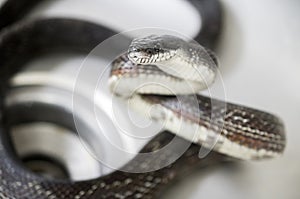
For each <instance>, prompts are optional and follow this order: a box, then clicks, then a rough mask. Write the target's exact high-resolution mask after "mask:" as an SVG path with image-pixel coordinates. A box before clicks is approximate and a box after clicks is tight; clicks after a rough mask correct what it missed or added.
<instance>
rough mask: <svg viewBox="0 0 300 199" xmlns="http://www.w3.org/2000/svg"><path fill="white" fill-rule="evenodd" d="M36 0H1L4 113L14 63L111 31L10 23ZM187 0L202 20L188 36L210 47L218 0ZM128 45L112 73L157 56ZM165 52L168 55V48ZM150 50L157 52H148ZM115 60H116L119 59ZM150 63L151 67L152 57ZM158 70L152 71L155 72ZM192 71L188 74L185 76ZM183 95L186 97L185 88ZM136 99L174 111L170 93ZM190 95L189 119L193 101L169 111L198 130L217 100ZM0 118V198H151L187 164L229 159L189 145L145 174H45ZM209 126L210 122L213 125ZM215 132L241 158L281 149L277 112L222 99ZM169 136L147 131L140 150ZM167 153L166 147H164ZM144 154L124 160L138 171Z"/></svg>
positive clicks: (85, 45)
mask: <svg viewBox="0 0 300 199" xmlns="http://www.w3.org/2000/svg"><path fill="white" fill-rule="evenodd" d="M38 2H39V1H35V0H28V1H19V0H18V1H16V0H8V1H7V2H6V3H5V4H4V5H3V7H2V8H1V10H0V19H1V24H0V25H1V28H2V29H3V32H2V34H1V38H0V52H1V53H0V77H1V82H2V83H1V86H0V89H1V98H0V100H1V113H5V107H4V97H5V93H6V92H7V90H8V88H9V79H10V78H11V77H12V76H13V75H14V74H15V73H16V72H17V71H19V70H20V69H21V66H22V65H24V63H26V62H27V61H30V60H31V59H32V58H34V57H37V56H39V55H41V54H46V53H51V52H59V51H79V52H82V53H88V52H89V51H90V50H91V49H93V48H94V47H95V46H96V45H97V44H99V43H100V42H101V41H103V40H105V39H106V38H108V37H110V36H112V35H113V34H114V32H113V31H111V30H109V29H107V28H105V27H102V26H99V25H96V24H92V23H89V22H84V21H80V20H72V19H43V20H37V21H33V22H27V23H20V24H18V23H17V24H16V25H12V26H11V27H10V25H11V24H12V23H14V22H15V21H17V20H18V19H19V18H21V17H22V15H23V14H25V13H26V11H27V10H29V8H31V6H33V5H35V4H36V3H38ZM190 2H191V3H192V4H193V5H194V6H195V7H196V8H197V9H199V10H200V14H201V17H202V20H203V26H202V29H201V31H200V33H199V35H197V37H196V38H195V40H196V41H197V42H199V43H200V44H202V45H204V46H205V47H208V48H213V47H214V43H215V42H216V40H217V37H218V34H219V31H220V27H221V23H220V21H221V20H220V18H221V15H220V13H221V12H220V5H219V3H218V2H217V1H213V0H198V1H197V0H190ZM7 13H9V15H10V17H9V18H7ZM79 35H80V36H79ZM133 44H134V43H133ZM132 47H134V48H135V49H131V50H130V51H129V55H130V56H129V57H131V58H132V59H131V60H128V58H127V57H128V56H121V57H120V58H119V59H118V60H116V62H115V64H117V65H115V68H113V70H112V76H114V75H117V74H120V73H122V71H123V70H124V68H122V67H126V64H124V63H129V62H130V64H133V65H136V63H132V61H134V62H138V64H145V63H146V62H150V61H153V62H154V61H158V60H157V59H154V58H153V57H152V58H149V59H146V57H144V58H143V59H140V60H138V59H139V58H140V56H141V54H138V53H143V50H146V49H147V51H145V53H148V54H149V53H153V54H154V53H155V50H156V49H155V48H153V49H152V48H151V49H149V48H145V49H144V48H138V51H137V48H136V47H137V46H134V45H133V46H132ZM162 47H163V46H162ZM158 50H161V48H158ZM146 55H147V54H146ZM135 56H136V59H135ZM169 56H172V53H171V54H169ZM158 57H159V56H158V55H157V56H156V58H158ZM209 57H210V56H209ZM121 62H122V63H123V65H122V64H120V63H121ZM151 64H153V63H151ZM155 64H158V66H159V63H158V62H156V63H155ZM141 67H142V66H141ZM148 69H151V67H150V66H149V67H148ZM211 69H212V68H211V67H210V65H208V66H207V76H206V77H209V76H210V74H213V73H210V70H211ZM155 70H158V69H157V68H156V69H155ZM212 70H214V69H212ZM162 71H163V70H159V73H161V72H162ZM127 72H128V71H127ZM131 72H134V71H133V70H131V71H129V74H130V73H131ZM193 78H194V79H193ZM197 78H198V77H196V78H195V77H191V79H193V80H195V79H197ZM212 79H213V77H210V79H208V84H209V83H211V82H210V81H209V80H212ZM195 87H196V89H198V90H200V89H202V88H203V85H199V83H196V84H195ZM174 89H176V88H174ZM184 96H186V97H187V98H188V96H189V95H184ZM139 98H144V99H143V101H144V102H147V103H150V104H152V103H156V104H157V103H158V104H160V105H161V107H163V108H165V109H167V110H171V111H173V112H176V110H177V109H176V108H177V107H178V104H177V103H178V102H177V100H176V99H175V98H174V97H172V96H165V95H140V96H139ZM184 98H185V97H184ZM196 99H197V101H198V103H197V105H196V108H197V109H198V110H199V112H200V113H201V114H200V117H198V118H195V117H194V116H193V112H191V110H193V108H195V107H192V108H191V107H185V108H183V110H181V111H180V112H177V115H178V116H179V117H187V118H193V122H194V123H197V124H198V125H200V126H203V127H205V128H206V129H208V128H212V126H209V122H207V120H208V119H209V118H210V117H211V109H212V102H213V101H217V100H211V99H209V98H207V97H204V96H201V95H196ZM194 106H195V105H194ZM215 111H216V112H218V111H219V112H222V111H223V112H224V110H221V109H220V110H218V108H217V107H216V109H215ZM6 120H7V118H6V117H5V114H4V115H2V116H1V121H0V127H1V128H0V130H1V132H0V198H3V199H7V198H8V199H13V198H17V199H22V198H28V199H43V198H59V199H60V198H156V197H158V196H159V194H160V193H161V191H162V190H164V188H165V187H166V185H168V184H169V183H170V182H172V181H173V180H174V179H176V178H177V177H180V176H182V175H183V174H185V172H186V171H189V170H190V169H191V168H199V167H201V166H202V167H205V166H207V165H211V164H215V163H218V162H223V161H227V160H228V159H230V157H229V156H227V155H222V154H220V153H217V152H211V153H210V154H209V155H208V156H207V157H206V158H204V159H199V158H198V151H199V147H200V146H199V145H197V144H192V145H191V146H190V147H189V148H188V149H187V151H186V152H185V153H184V154H183V155H182V156H181V157H180V158H179V159H178V160H177V161H176V162H174V163H173V164H171V165H169V166H167V167H165V168H163V169H160V170H157V171H153V172H148V173H127V172H122V171H116V172H114V173H111V174H109V175H107V176H103V177H101V178H98V179H94V180H89V181H82V182H70V181H59V180H50V179H46V178H43V177H40V176H37V175H35V174H33V173H31V172H30V171H28V170H26V169H24V168H23V167H22V165H21V164H20V163H19V162H18V160H17V158H16V155H15V153H14V150H13V147H12V145H11V142H10V137H9V133H8V128H9V127H7V125H6V124H7V123H6ZM215 126H218V125H217V124H215ZM220 136H221V137H222V140H223V142H222V143H223V144H224V145H222V147H219V148H217V149H216V150H217V151H219V152H221V153H224V154H228V155H232V156H235V157H239V158H244V159H251V158H252V159H253V158H263V157H270V156H273V155H275V154H280V153H282V152H283V150H284V145H285V135H284V129H283V125H282V123H281V121H280V120H279V119H278V118H277V117H275V116H273V115H271V114H269V113H265V112H262V111H258V110H255V109H251V108H247V107H244V106H239V105H234V104H231V103H227V106H226V112H225V118H224V127H223V128H222V129H221V132H220ZM183 137H184V136H183ZM172 138H173V136H172V134H170V133H168V132H163V133H161V134H159V135H158V136H157V137H155V138H153V140H152V141H150V142H149V143H148V144H147V145H146V146H145V147H144V148H143V149H142V151H141V152H152V151H155V150H157V149H159V148H161V147H163V146H165V145H166V144H167V143H169V142H170V140H171V139H172ZM224 140H225V141H224ZM183 142H184V141H183ZM194 142H197V141H194ZM202 142H203V140H200V141H199V143H202ZM197 143H198V142H197ZM199 143H198V144H199ZM234 146H240V147H245V148H246V153H244V154H241V153H239V150H238V148H235V149H234ZM169 154H172V151H171V152H170V153H169ZM171 156H172V155H171ZM169 158H171V157H169V156H167V155H163V156H161V157H159V158H157V159H156V160H155V162H147V163H148V165H153V164H158V163H159V162H164V161H168V159H169ZM146 161H147V160H143V159H137V158H135V159H133V160H132V161H130V162H129V163H128V164H127V165H125V166H124V167H128V168H129V167H130V168H132V169H137V170H138V168H139V167H141V165H144V164H141V163H142V162H146Z"/></svg>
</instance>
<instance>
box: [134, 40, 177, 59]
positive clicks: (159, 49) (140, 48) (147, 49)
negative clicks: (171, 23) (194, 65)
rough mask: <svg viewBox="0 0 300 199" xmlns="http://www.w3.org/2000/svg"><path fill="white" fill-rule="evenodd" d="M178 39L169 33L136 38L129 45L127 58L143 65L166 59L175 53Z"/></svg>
mask: <svg viewBox="0 0 300 199" xmlns="http://www.w3.org/2000/svg"><path fill="white" fill-rule="evenodd" d="M179 40H180V39H179V38H177V37H175V36H171V35H161V36H158V35H150V36H146V37H142V38H136V39H134V40H133V41H132V43H131V44H130V46H129V49H128V58H129V59H130V60H131V61H133V62H134V63H136V64H143V65H146V64H154V63H157V62H160V61H166V60H168V59H170V58H172V57H173V56H174V55H175V54H176V50H177V49H178V48H179V44H180V43H179V42H178V41H179ZM180 41H181V40H180Z"/></svg>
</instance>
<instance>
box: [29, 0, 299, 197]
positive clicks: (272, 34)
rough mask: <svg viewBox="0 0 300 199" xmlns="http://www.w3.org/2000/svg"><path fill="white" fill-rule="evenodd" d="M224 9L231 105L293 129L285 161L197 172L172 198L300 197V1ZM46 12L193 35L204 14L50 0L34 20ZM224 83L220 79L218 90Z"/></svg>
mask: <svg viewBox="0 0 300 199" xmlns="http://www.w3.org/2000/svg"><path fill="white" fill-rule="evenodd" d="M222 4H223V8H224V30H223V33H222V39H221V41H220V44H219V47H218V56H219V58H220V63H221V67H220V70H221V73H222V78H223V81H224V86H225V89H226V97H227V100H228V101H230V102H236V103H240V104H244V105H248V106H251V107H255V108H259V109H262V110H266V111H270V112H272V113H275V114H277V115H279V116H280V117H281V118H282V119H283V121H284V123H285V125H286V132H287V139H288V143H287V148H286V151H285V153H284V155H283V157H281V158H278V159H275V160H269V161H262V162H244V163H242V167H239V168H236V169H237V170H236V171H234V170H228V169H225V168H224V169H219V170H215V171H213V172H210V173H207V174H205V175H203V174H202V173H201V172H199V173H197V172H196V173H194V174H193V175H192V176H189V177H187V178H186V179H185V180H183V181H181V182H179V183H177V185H176V187H172V189H171V190H170V192H168V193H167V196H165V197H166V198H178V199H181V198H191V199H192V198H193V199H196V198H211V199H213V198H257V199H265V198H273V199H275V198H276V199H281V198H288V199H293V198H299V197H300V192H299V185H300V159H299V152H300V144H299V140H300V134H299V126H300V103H299V102H300V92H299V90H300V77H299V76H300V67H299V62H300V58H299V56H300V54H299V52H300V42H299V35H300V23H299V19H300V2H299V1H297V0H286V1H281V0H265V1H261V0H252V1H247V0H222ZM41 15H44V16H72V17H76V18H84V19H88V20H92V21H94V22H97V23H101V24H105V25H107V26H109V27H111V28H114V29H116V30H118V31H123V30H129V29H132V28H142V27H162V28H168V29H171V30H176V31H178V32H180V33H182V34H185V35H188V36H194V35H195V34H196V33H197V31H198V29H199V27H200V24H201V21H200V20H199V17H198V14H197V12H196V11H195V10H194V9H193V7H191V5H189V4H188V3H186V2H185V1H182V0H152V1H145V0H143V1H142V0H127V1H125V0H124V1H117V0H102V1H100V0H85V1H82V0H81V1H80V0H61V1H51V2H50V3H45V4H42V5H41V6H39V7H38V8H37V9H36V10H35V12H34V13H33V14H32V15H31V17H37V16H41ZM60 64H61V65H62V66H63V65H64V64H62V63H60ZM48 65H49V64H48ZM220 84H221V82H220V81H217V82H216V85H215V87H216V88H218V87H220ZM216 97H218V95H217V94H216Z"/></svg>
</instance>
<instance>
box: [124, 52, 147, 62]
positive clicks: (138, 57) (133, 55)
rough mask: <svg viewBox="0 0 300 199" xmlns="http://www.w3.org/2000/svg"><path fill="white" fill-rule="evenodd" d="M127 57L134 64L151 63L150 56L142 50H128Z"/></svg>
mask: <svg viewBox="0 0 300 199" xmlns="http://www.w3.org/2000/svg"><path fill="white" fill-rule="evenodd" d="M128 58H129V60H130V61H132V62H134V63H136V64H148V63H151V56H149V55H146V54H145V53H142V52H129V53H128Z"/></svg>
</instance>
